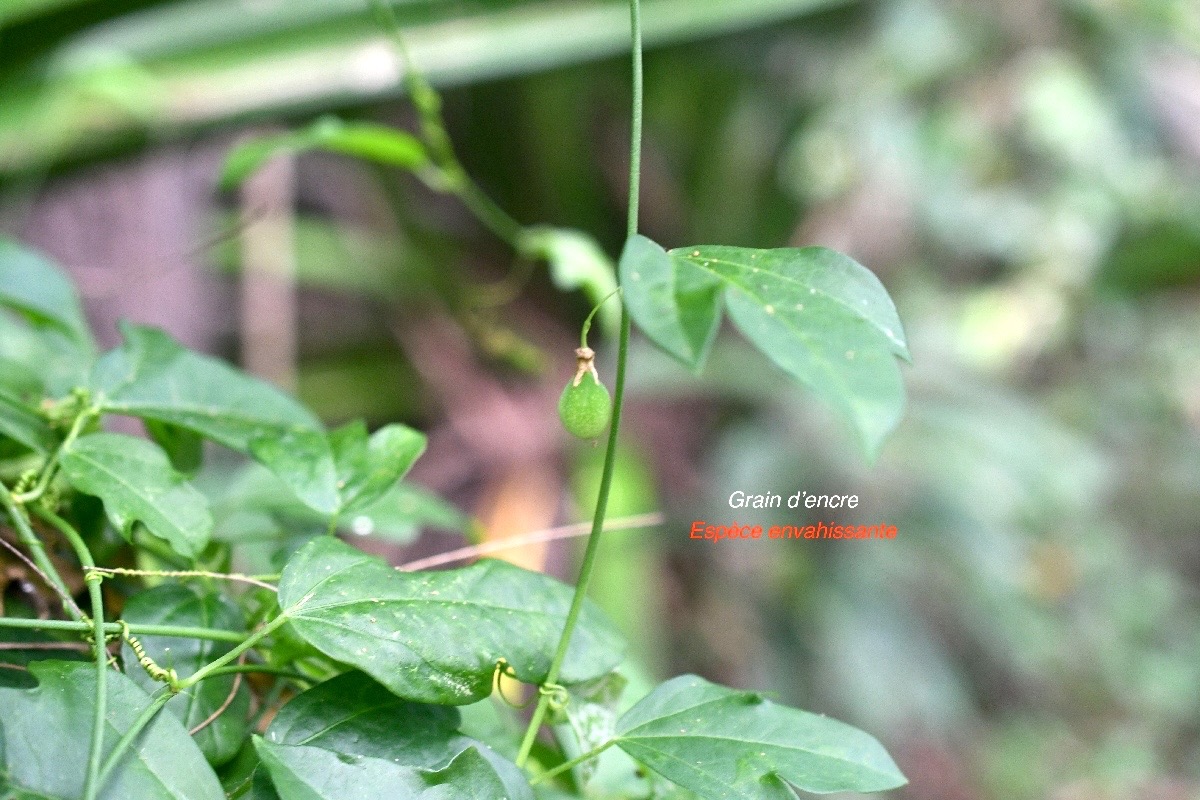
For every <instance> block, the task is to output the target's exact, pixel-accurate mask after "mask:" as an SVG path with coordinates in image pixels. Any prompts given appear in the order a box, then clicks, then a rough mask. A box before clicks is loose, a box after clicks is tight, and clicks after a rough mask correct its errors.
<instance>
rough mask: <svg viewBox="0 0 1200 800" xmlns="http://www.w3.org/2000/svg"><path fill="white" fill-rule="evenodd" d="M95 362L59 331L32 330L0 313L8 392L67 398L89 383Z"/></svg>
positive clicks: (0, 358)
mask: <svg viewBox="0 0 1200 800" xmlns="http://www.w3.org/2000/svg"><path fill="white" fill-rule="evenodd" d="M93 360H94V359H93V356H92V354H91V353H90V352H87V353H85V352H83V351H82V350H81V349H80V347H79V345H77V344H76V343H75V340H74V339H72V338H71V337H70V335H68V334H66V333H63V332H62V331H61V330H59V329H58V328H37V327H31V326H29V325H27V324H25V322H24V321H22V320H20V319H18V318H16V317H14V316H12V315H9V314H3V313H0V370H2V371H3V372H4V377H3V380H2V382H3V383H4V385H5V386H6V387H7V388H8V389H11V390H16V391H17V392H18V393H21V394H23V393H24V392H25V391H26V390H28V389H30V388H31V387H34V388H36V389H37V390H38V391H44V392H45V393H46V394H47V396H49V397H52V398H59V397H63V396H64V395H66V394H67V393H69V392H70V391H71V389H73V388H74V387H76V386H81V385H83V384H84V383H85V382H86V381H87V375H88V372H89V371H90V370H91V368H92V362H93ZM31 378H32V380H31Z"/></svg>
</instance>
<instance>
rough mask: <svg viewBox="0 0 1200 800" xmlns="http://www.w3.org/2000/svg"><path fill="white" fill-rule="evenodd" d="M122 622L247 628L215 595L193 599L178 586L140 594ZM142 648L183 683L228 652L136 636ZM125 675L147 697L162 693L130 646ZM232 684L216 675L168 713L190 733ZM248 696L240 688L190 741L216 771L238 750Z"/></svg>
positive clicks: (207, 644)
mask: <svg viewBox="0 0 1200 800" xmlns="http://www.w3.org/2000/svg"><path fill="white" fill-rule="evenodd" d="M121 617H122V618H123V619H124V620H125V621H126V622H129V623H138V624H147V625H177V626H183V627H193V628H219V629H222V630H229V631H238V632H243V631H245V630H246V622H245V619H244V618H243V617H242V612H241V610H240V609H239V608H238V607H237V606H236V605H234V604H233V603H231V602H229V601H228V600H226V599H225V598H223V597H222V596H221V595H220V594H218V593H216V592H207V593H205V594H197V593H196V592H194V591H192V590H191V589H189V588H187V587H186V586H182V585H180V584H178V583H171V584H163V585H162V586H156V587H154V588H152V589H147V590H146V591H142V592H138V593H137V594H135V595H133V596H132V597H130V598H129V599H128V600H127V601H126V602H125V609H124V611H123V612H122V613H121ZM138 640H139V641H140V642H141V643H142V648H143V650H144V651H145V652H146V654H147V655H148V656H150V658H151V659H153V660H154V662H155V663H156V664H158V665H159V666H160V667H162V668H163V669H173V670H175V672H176V674H177V675H179V677H180V678H186V677H188V676H189V675H191V674H192V673H194V672H196V671H197V670H198V669H200V668H201V667H203V666H205V665H206V664H208V663H210V662H211V661H213V660H214V659H217V658H219V657H221V656H223V655H225V653H227V652H229V650H230V649H232V647H233V645H231V644H229V643H228V642H211V641H205V640H201V639H181V638H178V637H174V636H139V637H138ZM122 658H123V660H124V663H125V672H126V674H128V675H129V676H130V678H132V679H133V681H134V683H136V684H138V685H139V686H140V687H141V688H142V689H144V690H145V691H146V692H150V693H152V692H154V691H157V690H158V689H159V688H161V687H162V684H161V683H158V682H156V681H155V680H154V679H153V678H151V677H150V676H149V675H148V674H147V673H146V671H145V670H143V669H142V668H141V666H140V665H139V664H138V659H137V657H136V655H135V654H134V653H133V651H132V650H131V649H130V648H129V645H128V644H125V645H124V646H123V650H122ZM235 680H236V678H235V677H234V676H233V675H219V676H217V677H215V678H209V679H207V680H205V681H203V682H202V683H200V684H199V685H197V686H194V687H193V688H191V689H189V690H188V691H186V692H183V693H181V694H179V695H177V696H176V697H175V698H174V699H172V700H171V701H170V702H169V703H167V711H170V712H171V713H173V714H174V715H175V716H176V717H178V718H179V720H180V722H181V723H182V724H183V726H184V728H186V729H187V730H191V729H192V728H195V727H196V726H197V725H199V724H200V723H202V722H204V721H205V720H207V719H208V718H209V717H210V716H211V715H212V714H213V713H214V712H216V711H217V710H218V709H220V708H221V707H222V706H224V705H225V703H226V701H227V700H228V699H229V693H230V692H231V691H232V690H233V684H234V681H235ZM249 707H250V692H249V691H248V690H247V688H246V686H245V683H244V682H242V683H241V685H240V686H239V687H238V690H237V693H236V694H235V695H234V698H233V700H232V702H230V703H229V705H228V707H227V708H225V709H224V711H222V713H221V715H220V716H218V717H217V718H216V719H215V720H213V721H212V722H211V723H210V724H208V725H206V726H205V727H204V728H203V729H202V730H200V731H199V732H198V733H196V734H195V736H194V737H193V739H194V740H195V742H196V744H197V745H198V746H199V747H200V750H201V752H203V753H204V757H205V758H206V759H208V762H209V763H210V764H212V765H214V766H219V765H221V764H224V763H225V762H226V761H229V760H230V759H231V758H233V757H234V756H235V755H237V752H238V750H239V749H240V748H241V745H242V741H243V740H244V739H245V737H246V733H247V731H248V725H247V721H246V714H247V712H248V710H249Z"/></svg>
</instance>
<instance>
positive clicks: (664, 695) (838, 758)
mask: <svg viewBox="0 0 1200 800" xmlns="http://www.w3.org/2000/svg"><path fill="white" fill-rule="evenodd" d="M616 744H617V745H618V746H619V747H620V748H621V749H622V750H624V751H625V752H627V753H629V754H630V755H631V756H633V757H634V758H636V759H637V760H638V761H640V762H642V763H643V764H645V765H646V766H647V767H649V768H650V769H652V770H654V771H655V772H657V773H659V774H660V775H662V776H664V777H666V778H669V779H670V780H672V781H674V782H675V783H677V784H679V785H680V786H683V787H685V788H687V789H690V790H692V791H693V792H695V793H696V794H698V795H700V796H701V797H704V798H710V799H711V800H793V799H794V797H795V795H794V794H793V793H792V791H791V790H790V789H789V788H788V787H787V785H785V781H786V783H787V784H791V785H792V786H796V787H798V788H800V789H803V790H804V791H807V792H815V793H818V794H823V793H827V792H879V791H883V790H885V789H894V788H896V787H897V786H903V785H904V784H905V783H906V781H905V779H904V776H903V775H902V774H901V773H900V770H899V769H898V768H897V767H896V765H895V763H894V762H893V761H892V759H891V757H890V756H889V755H888V754H887V751H885V750H884V749H883V747H882V745H880V744H879V742H877V741H876V740H875V739H874V738H872V737H871V736H870V735H868V734H866V733H863V732H862V731H860V730H858V729H857V728H853V727H851V726H849V725H846V724H845V723H843V722H838V721H837V720H833V719H830V718H828V717H824V716H819V715H817V714H810V713H808V712H806V711H799V710H797V709H794V708H788V707H787V706H780V705H776V704H775V703H772V702H771V701H770V700H766V699H764V698H763V697H762V696H761V695H758V694H755V693H753V692H739V691H735V690H733V689H728V688H726V687H724V686H718V685H716V684H714V683H709V682H708V681H706V680H704V679H703V678H699V677H697V676H695V675H683V676H680V677H678V678H674V679H672V680H670V681H667V682H666V683H664V684H662V685H661V686H659V687H658V688H657V689H655V690H654V691H653V692H651V693H650V694H649V695H648V696H647V697H645V698H644V699H642V700H641V701H640V702H639V703H637V705H635V706H634V707H633V708H631V709H629V711H627V712H626V713H625V714H624V715H623V716H622V717H621V719H620V720H619V721H618V723H617V738H616Z"/></svg>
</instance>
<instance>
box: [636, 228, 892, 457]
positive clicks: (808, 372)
mask: <svg viewBox="0 0 1200 800" xmlns="http://www.w3.org/2000/svg"><path fill="white" fill-rule="evenodd" d="M621 285H622V286H623V287H624V292H625V302H626V303H627V305H628V308H629V312H630V315H631V316H632V317H633V319H634V321H636V322H637V323H638V326H639V327H640V328H641V329H642V330H643V331H645V333H646V335H647V336H649V337H650V339H651V340H652V341H654V342H655V343H656V344H658V345H659V346H660V347H662V348H663V349H664V350H666V351H667V352H668V353H670V354H671V355H673V356H675V357H676V358H678V359H679V360H680V361H682V362H683V363H685V364H687V365H689V366H691V367H692V368H694V369H698V368H700V367H701V366H703V363H704V360H705V359H706V357H707V354H708V350H709V347H710V345H711V344H712V340H713V337H714V336H715V333H716V330H717V327H718V326H719V324H720V317H721V314H720V301H721V299H722V297H723V298H724V301H725V304H726V306H727V308H728V311H729V317H730V319H731V320H732V321H733V323H734V325H736V326H737V327H738V329H739V330H740V331H741V332H742V333H743V335H745V336H746V338H747V339H749V340H750V341H751V342H752V343H753V344H754V345H755V346H756V347H757V348H758V349H759V350H761V351H762V352H763V353H764V354H765V355H766V356H767V357H768V358H770V359H771V360H772V361H774V362H775V363H776V364H777V365H778V366H779V367H781V368H782V369H783V370H784V371H785V372H787V373H788V374H789V375H791V376H792V377H794V378H796V379H797V380H799V381H800V382H801V383H803V384H804V385H806V386H808V387H809V388H810V389H811V390H812V391H814V392H816V393H817V394H818V395H819V396H821V397H822V398H823V399H824V400H825V401H826V402H828V403H830V404H831V405H832V406H833V407H834V408H836V409H837V410H838V411H839V412H840V413H841V414H842V415H843V416H844V417H845V418H846V419H847V420H848V421H849V422H850V423H851V424H852V425H853V426H854V429H855V431H856V432H857V434H858V437H859V440H860V441H861V443H862V445H863V449H864V450H865V451H866V452H867V453H868V455H874V453H875V452H877V451H878V449H879V446H880V445H881V444H882V441H883V439H884V438H885V437H886V436H887V435H888V434H889V433H890V432H891V431H892V429H893V428H895V426H896V424H897V423H898V422H899V420H900V416H901V414H902V412H903V409H904V385H903V383H902V381H901V377H900V371H899V368H898V366H897V365H896V363H895V360H894V357H897V356H898V357H900V358H904V359H906V360H907V359H909V352H908V346H907V344H906V343H905V340H904V331H903V328H902V326H901V324H900V319H899V317H898V316H897V315H896V309H895V306H893V305H892V301H891V298H890V297H888V294H887V291H886V290H885V289H884V288H883V285H882V284H881V283H880V282H879V280H878V279H877V278H876V277H875V276H874V275H873V274H872V273H871V272H870V271H869V270H867V269H866V268H865V267H863V266H861V265H860V264H858V263H857V262H855V261H854V260H853V259H851V258H849V257H848V256H844V255H842V254H841V253H837V252H835V251H833V250H828V249H825V248H822V247H803V248H781V249H776V250H751V249H747V248H740V247H724V246H719V245H712V246H701V247H684V248H679V249H676V250H672V251H670V252H667V251H665V250H663V249H662V248H661V247H659V246H658V245H656V244H655V243H654V242H651V241H650V240H649V239H646V238H645V237H641V236H635V237H633V238H631V239H630V240H629V242H628V244H627V245H626V249H625V253H624V255H623V256H622V258H621Z"/></svg>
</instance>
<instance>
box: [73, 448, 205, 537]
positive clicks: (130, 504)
mask: <svg viewBox="0 0 1200 800" xmlns="http://www.w3.org/2000/svg"><path fill="white" fill-rule="evenodd" d="M58 463H59V466H60V467H61V468H62V472H63V475H65V476H66V478H67V480H68V481H69V482H70V483H71V485H72V486H74V487H75V488H76V489H78V490H79V491H81V492H84V493H86V494H91V495H95V496H96V497H99V498H100V500H101V501H103V503H104V511H105V513H106V514H107V515H108V518H109V520H110V521H111V522H112V525H113V527H114V528H116V529H117V530H118V531H119V532H120V533H121V535H122V536H124V537H125V538H126V539H129V540H132V538H133V526H134V525H135V524H137V523H141V524H142V525H144V526H145V527H146V530H148V531H149V532H150V533H151V534H152V535H154V536H157V537H158V538H160V539H162V540H163V541H165V542H166V543H167V544H169V545H170V546H171V549H173V550H174V551H175V552H177V553H179V554H180V555H182V556H185V557H187V558H195V557H196V555H198V554H199V553H200V551H201V550H203V549H204V546H205V545H206V544H208V539H209V536H210V535H211V534H212V527H213V521H212V515H211V514H210V513H209V509H208V500H207V499H206V498H205V497H204V495H202V494H200V492H198V491H196V489H195V488H194V487H193V486H192V485H191V484H190V483H188V482H187V481H186V480H184V479H183V476H181V475H180V474H179V473H177V472H176V471H175V469H174V468H173V467H172V466H171V462H170V460H168V458H167V455H166V453H164V452H163V451H162V449H161V448H159V447H158V446H157V445H155V444H154V443H153V442H149V441H147V440H145V439H139V438H137V437H134V436H125V435H123V434H119V433H91V434H87V435H85V436H81V437H79V438H78V439H76V440H75V441H73V442H71V444H70V445H69V446H68V447H66V448H64V449H63V451H62V452H61V453H60V454H59V458H58Z"/></svg>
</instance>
